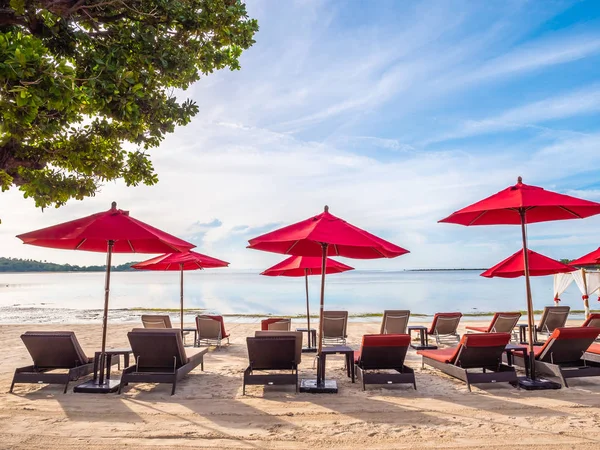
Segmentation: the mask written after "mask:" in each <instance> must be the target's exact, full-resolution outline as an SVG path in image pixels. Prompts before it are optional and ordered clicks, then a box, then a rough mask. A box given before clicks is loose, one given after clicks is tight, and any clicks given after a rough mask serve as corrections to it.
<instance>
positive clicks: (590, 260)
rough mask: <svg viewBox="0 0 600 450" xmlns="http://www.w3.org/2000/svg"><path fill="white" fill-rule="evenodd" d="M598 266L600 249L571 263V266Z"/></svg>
mask: <svg viewBox="0 0 600 450" xmlns="http://www.w3.org/2000/svg"><path fill="white" fill-rule="evenodd" d="M598 264H600V247H598V248H597V249H596V250H594V251H593V252H590V253H588V254H587V255H583V256H582V257H581V258H577V259H576V260H574V261H571V262H570V263H569V265H571V266H595V265H598Z"/></svg>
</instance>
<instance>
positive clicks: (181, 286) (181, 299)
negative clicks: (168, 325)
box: [179, 263, 183, 337]
mask: <svg viewBox="0 0 600 450" xmlns="http://www.w3.org/2000/svg"><path fill="white" fill-rule="evenodd" d="M179 268H180V269H181V276H180V277H179V287H180V291H179V292H180V293H179V306H180V308H181V336H182V337H183V263H182V264H179Z"/></svg>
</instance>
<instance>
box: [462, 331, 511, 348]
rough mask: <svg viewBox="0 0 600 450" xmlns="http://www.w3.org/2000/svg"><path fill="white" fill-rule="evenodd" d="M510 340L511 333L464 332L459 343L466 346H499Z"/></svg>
mask: <svg viewBox="0 0 600 450" xmlns="http://www.w3.org/2000/svg"><path fill="white" fill-rule="evenodd" d="M509 342H510V334H509V333H483V334H463V337H462V339H461V340H460V343H459V345H464V346H466V347H499V346H502V345H503V346H506V344H508V343H509Z"/></svg>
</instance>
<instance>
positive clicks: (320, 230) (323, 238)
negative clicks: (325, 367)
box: [248, 206, 409, 384]
mask: <svg viewBox="0 0 600 450" xmlns="http://www.w3.org/2000/svg"><path fill="white" fill-rule="evenodd" d="M248 242H249V244H250V245H249V246H248V248H253V249H256V250H263V251H267V252H273V253H282V254H285V255H294V256H320V257H321V267H322V272H321V304H320V313H319V319H320V320H319V350H318V352H319V355H320V354H321V349H322V347H323V341H322V336H323V306H324V302H325V275H326V269H325V267H326V260H327V256H344V257H346V258H355V259H375V258H395V257H396V256H400V255H404V254H405V253H409V252H408V250H406V249H403V248H402V247H398V246H397V245H394V244H392V243H391V242H388V241H385V240H383V239H381V238H379V237H377V236H375V235H373V234H371V233H368V232H366V231H364V230H361V229H360V228H358V227H355V226H354V225H351V224H349V223H348V222H346V221H345V220H342V219H340V218H338V217H336V216H334V215H333V214H330V213H329V207H327V206H325V210H324V211H323V212H322V213H321V214H318V215H316V216H314V217H311V218H309V219H306V220H303V221H302V222H298V223H295V224H292V225H289V226H287V227H283V228H280V229H279V230H275V231H272V232H270V233H266V234H263V235H262V236H258V237H256V238H254V239H250V240H249V241H248ZM319 361H320V359H319ZM317 373H318V376H317V384H320V381H321V374H320V371H317Z"/></svg>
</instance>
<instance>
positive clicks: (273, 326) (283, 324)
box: [267, 319, 292, 331]
mask: <svg viewBox="0 0 600 450" xmlns="http://www.w3.org/2000/svg"><path fill="white" fill-rule="evenodd" d="M291 328H292V320H291V319H281V320H278V321H277V322H271V323H270V324H269V325H268V326H267V330H268V331H290V330H291Z"/></svg>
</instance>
